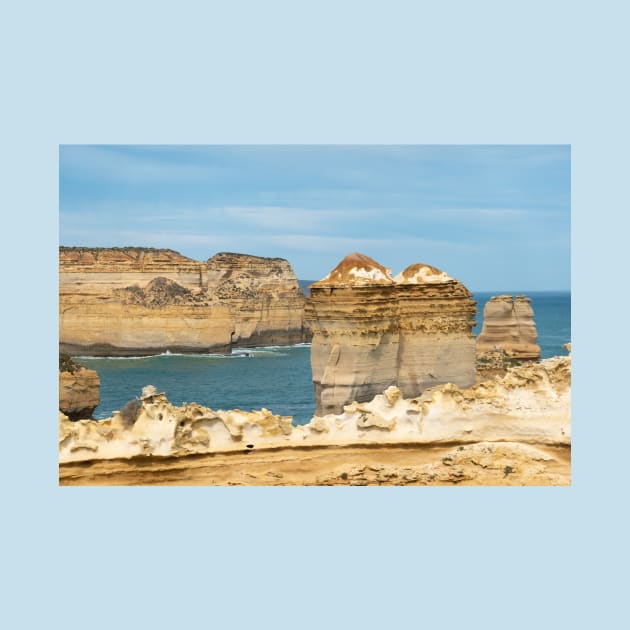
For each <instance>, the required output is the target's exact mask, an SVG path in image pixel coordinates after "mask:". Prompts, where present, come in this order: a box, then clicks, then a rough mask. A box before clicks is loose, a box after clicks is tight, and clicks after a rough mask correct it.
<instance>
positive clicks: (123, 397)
mask: <svg viewBox="0 0 630 630" xmlns="http://www.w3.org/2000/svg"><path fill="white" fill-rule="evenodd" d="M301 284H303V285H305V284H307V283H301ZM524 293H525V294H526V295H527V296H528V297H530V298H531V300H532V307H533V309H534V320H535V322H536V328H537V330H538V344H539V345H540V348H541V355H542V357H543V358H548V357H551V356H555V355H565V354H566V350H564V349H563V347H562V345H563V344H565V343H567V342H569V341H570V340H571V294H570V293H568V292H566V293H564V292H563V293H561V292H531V291H530V292H524ZM492 295H497V293H496V292H493V293H475V294H474V299H475V300H477V325H476V326H475V328H474V332H475V333H476V334H479V332H480V330H481V321H482V314H483V307H484V305H485V303H486V302H487V300H488V299H489V298H490V297H491V296H492ZM514 295H518V293H514ZM76 359H77V361H78V362H79V363H81V364H82V365H85V366H86V367H89V368H92V369H94V370H96V371H97V372H98V374H99V377H100V380H101V402H100V405H99V406H98V407H97V409H96V411H95V412H94V417H95V418H96V419H102V418H107V417H109V416H111V414H112V411H114V410H117V409H120V408H121V407H123V406H124V405H125V403H127V402H128V401H129V400H132V399H133V398H135V397H136V396H139V395H140V392H141V390H142V388H143V387H144V386H145V385H155V387H156V388H157V390H158V391H160V392H165V393H166V396H167V398H168V399H169V401H170V402H171V403H173V404H175V405H181V404H182V403H184V402H197V403H199V404H202V405H205V406H206V407H211V408H212V409H242V410H243V411H251V410H252V409H261V408H262V407H266V408H267V409H269V410H271V411H272V412H273V413H276V414H279V415H288V416H293V418H294V423H296V424H305V423H307V422H309V421H310V419H311V418H312V416H313V413H314V411H315V401H314V394H313V384H312V382H311V366H310V346H309V345H308V344H299V345H295V346H269V347H264V348H238V349H236V350H234V352H233V354H231V355H228V356H226V355H215V354H199V355H182V354H169V353H165V354H160V355H157V356H150V357H111V358H106V357H105V358H104V357H76Z"/></svg>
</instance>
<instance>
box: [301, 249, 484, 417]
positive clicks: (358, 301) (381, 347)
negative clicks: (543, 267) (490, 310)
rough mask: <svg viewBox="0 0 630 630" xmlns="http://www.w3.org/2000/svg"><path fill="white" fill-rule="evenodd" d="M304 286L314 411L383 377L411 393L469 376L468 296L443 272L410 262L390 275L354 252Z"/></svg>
mask: <svg viewBox="0 0 630 630" xmlns="http://www.w3.org/2000/svg"><path fill="white" fill-rule="evenodd" d="M310 289H311V297H310V299H309V300H307V304H306V310H305V317H306V321H307V324H308V326H309V327H310V328H311V330H312V333H313V339H312V346H311V367H312V371H313V383H314V387H315V402H316V413H317V414H320V415H322V414H326V413H339V412H341V410H342V409H343V406H344V405H345V404H348V403H349V402H351V401H360V402H363V401H367V400H370V399H372V398H373V397H374V395H376V394H377V393H379V392H382V391H383V390H384V389H385V388H386V387H388V386H390V385H397V386H398V387H400V389H401V391H402V393H403V395H404V396H405V397H414V396H417V395H419V394H420V393H421V392H422V391H423V390H425V389H426V388H427V387H432V386H434V385H437V384H439V383H446V382H451V383H455V384H457V385H460V386H468V385H472V384H473V383H474V382H475V341H474V336H473V334H472V328H473V326H474V323H475V322H474V319H473V318H474V315H475V302H474V301H473V300H472V299H471V293H470V292H469V291H468V290H467V289H466V287H464V286H463V285H462V284H461V283H460V282H459V281H457V280H455V279H453V278H451V277H449V276H448V275H447V274H446V273H444V272H442V271H440V270H438V269H435V268H434V267H431V266H430V265H421V264H415V265H411V266H410V267H408V268H407V269H405V270H404V271H403V272H401V273H400V274H398V275H397V276H396V277H395V278H393V277H392V276H391V272H390V270H389V269H387V268H385V267H383V266H382V265H380V264H379V263H377V262H376V261H374V260H372V259H371V258H369V257H368V256H364V255H363V254H358V253H355V254H350V255H349V256H346V258H344V259H343V260H342V261H341V262H340V263H339V265H337V267H336V268H335V269H333V271H331V272H330V274H328V276H326V277H325V278H324V279H322V280H320V281H319V282H316V283H314V284H312V285H311V287H310Z"/></svg>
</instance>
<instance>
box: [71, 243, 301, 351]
mask: <svg viewBox="0 0 630 630" xmlns="http://www.w3.org/2000/svg"><path fill="white" fill-rule="evenodd" d="M304 301H305V297H304V295H303V294H302V292H301V290H300V287H299V284H298V281H297V278H296V277H295V274H294V273H293V270H292V269H291V266H290V265H289V263H288V262H287V261H286V260H284V259H281V258H261V257H258V256H248V255H245V254H233V253H221V254H217V255H216V256H213V257H212V258H210V259H208V260H207V261H205V262H198V261H195V260H192V259H190V258H187V257H186V256H182V255H181V254H179V253H178V252H175V251H173V250H169V249H152V248H142V247H126V248H80V247H60V248H59V341H60V350H61V351H62V352H67V353H69V354H75V355H76V354H93V355H111V356H124V355H135V354H138V355H143V354H144V355H146V354H154V353H159V352H164V351H166V350H169V351H171V352H190V353H194V352H208V351H212V352H230V350H231V348H232V347H233V346H254V345H287V344H293V343H300V342H303V341H307V340H308V331H307V330H306V329H305V327H304V316H303V311H304Z"/></svg>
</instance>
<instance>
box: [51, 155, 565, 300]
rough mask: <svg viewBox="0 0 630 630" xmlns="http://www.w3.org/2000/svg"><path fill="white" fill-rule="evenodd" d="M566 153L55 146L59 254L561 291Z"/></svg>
mask: <svg viewBox="0 0 630 630" xmlns="http://www.w3.org/2000/svg"><path fill="white" fill-rule="evenodd" d="M570 220H571V153H570V146H569V145H540V146H538V145H462V146H456V145H391V146H388V145H374V146H371V145H356V146H349V145H339V146H335V145H304V146H300V145H266V146H247V145H226V146H220V145H206V146H202V145H199V146H197V145H192V146H179V145H170V146H158V145H155V146H154V145H150V146H134V145H106V146H90V145H61V146H60V147H59V242H60V245H72V246H85V247H114V246H117V247H122V246H144V247H164V248H169V249H174V250H176V251H178V252H180V253H181V254H183V255H185V256H188V257H190V258H194V259H195V260H206V259H207V258H210V257H211V256H213V255H214V254H215V253H217V252H238V253H243V254H253V255H256V256H270V257H281V258H287V259H288V260H289V262H290V263H291V265H292V266H293V269H294V270H295V272H296V275H297V277H298V278H299V279H301V280H318V279H320V278H322V277H324V276H325V275H326V274H327V273H328V272H329V271H330V270H331V269H333V268H334V267H335V266H336V265H337V263H338V262H339V261H340V260H341V259H342V258H343V257H344V256H346V255H347V254H349V253H351V252H360V253H362V254H366V255H368V256H370V257H371V258H374V259H375V260H376V261H378V262H379V263H381V264H382V265H384V266H386V267H390V268H392V271H393V273H394V274H396V273H398V272H399V271H401V270H402V269H404V268H405V267H407V266H409V265H411V264H413V263H426V264H430V265H433V266H434V267H438V268H440V269H442V270H443V271H446V272H447V273H448V274H449V275H450V276H453V277H455V278H457V279H459V280H461V281H462V282H463V283H464V284H465V285H466V286H467V287H468V288H469V289H471V290H473V291H508V292H518V291H527V290H530V291H534V290H538V291H548V290H569V289H570V282H571V280H570V270H571V263H570Z"/></svg>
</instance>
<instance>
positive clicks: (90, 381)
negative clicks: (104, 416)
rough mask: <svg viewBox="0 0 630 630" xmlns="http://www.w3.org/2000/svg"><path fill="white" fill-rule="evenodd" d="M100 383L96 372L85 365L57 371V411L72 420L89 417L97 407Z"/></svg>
mask: <svg viewBox="0 0 630 630" xmlns="http://www.w3.org/2000/svg"><path fill="white" fill-rule="evenodd" d="M100 384H101V383H100V379H99V377H98V374H97V373H96V372H95V371H94V370H88V369H87V368H85V367H80V366H78V367H77V369H75V370H74V371H72V372H59V411H61V412H62V413H63V414H65V415H66V416H68V417H69V418H70V419H72V420H78V419H79V418H91V417H92V413H94V410H95V409H96V407H98V403H99V396H100Z"/></svg>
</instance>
